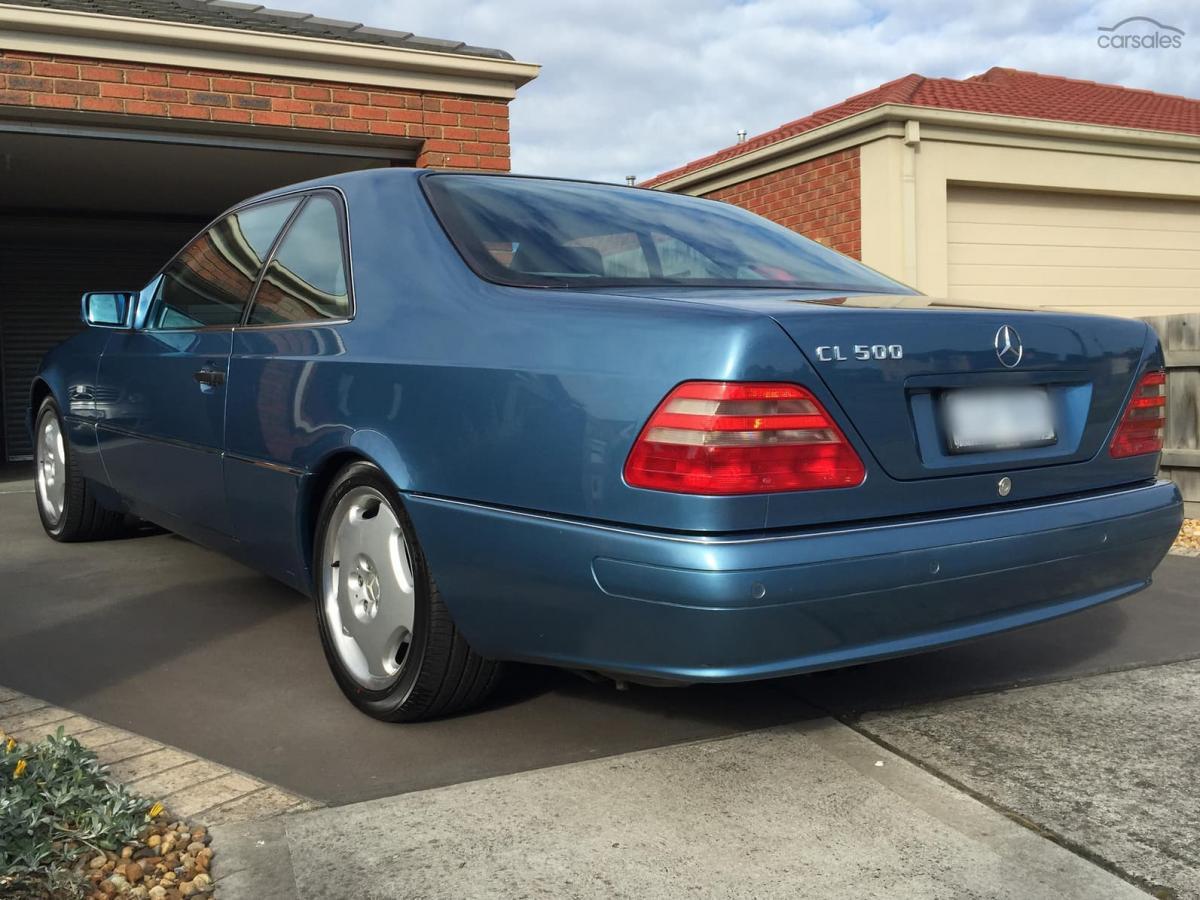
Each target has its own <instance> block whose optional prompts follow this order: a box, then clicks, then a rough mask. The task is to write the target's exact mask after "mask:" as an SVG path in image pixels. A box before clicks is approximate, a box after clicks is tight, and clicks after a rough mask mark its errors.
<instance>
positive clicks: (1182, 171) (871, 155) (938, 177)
mask: <svg viewBox="0 0 1200 900" xmlns="http://www.w3.org/2000/svg"><path fill="white" fill-rule="evenodd" d="M1197 144H1198V146H1197V147H1196V148H1195V149H1191V148H1186V147H1185V148H1180V149H1176V148H1156V147H1147V148H1140V147H1137V146H1135V145H1131V144H1128V143H1124V144H1108V143H1106V142H1103V141H1100V140H1086V139H1079V140H1072V139H1069V138H1059V137H1044V138H1043V137H1038V136H1023V135H1014V134H988V133H986V132H983V131H971V130H967V129H961V130H959V129H955V128H952V127H948V126H944V125H934V126H929V125H923V126H916V124H915V123H910V125H909V127H908V128H907V129H906V136H889V137H883V138H879V139H877V140H874V141H871V142H869V143H866V144H864V145H863V146H862V148H861V178H862V249H863V255H862V259H863V262H865V263H867V264H868V265H870V266H873V267H875V268H877V269H879V270H881V271H883V272H885V273H886V274H889V275H891V276H893V277H895V278H899V279H900V280H902V281H905V282H907V283H909V284H912V285H913V286H915V287H917V288H918V289H919V290H921V291H923V292H924V293H927V294H930V295H933V296H946V295H947V294H948V292H949V289H950V280H949V266H950V260H949V257H948V251H949V241H948V232H947V228H948V202H949V195H950V193H951V190H952V189H953V187H954V186H955V185H974V186H982V187H994V188H1011V189H1017V190H1021V191H1072V192H1078V193H1085V194H1105V195H1111V196H1114V197H1115V196H1120V195H1127V196H1131V197H1140V198H1150V197H1159V198H1173V199H1179V200H1196V201H1200V142H1197ZM1197 208H1198V209H1200V207H1197ZM1197 228H1200V224H1198V225H1197ZM1196 274H1197V285H1198V290H1200V271H1198V272H1197V273H1196ZM1197 303H1198V304H1200V296H1198V300H1197ZM1156 311H1157V310H1147V312H1146V313H1143V314H1147V315H1148V314H1152V313H1154V312H1156Z"/></svg>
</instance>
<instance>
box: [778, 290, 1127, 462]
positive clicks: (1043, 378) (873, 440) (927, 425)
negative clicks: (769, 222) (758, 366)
mask: <svg viewBox="0 0 1200 900" xmlns="http://www.w3.org/2000/svg"><path fill="white" fill-rule="evenodd" d="M857 299H858V298H855V300H857ZM921 299H925V298H921ZM855 300H848V301H847V302H846V303H845V304H843V305H840V306H818V307H817V309H816V313H815V314H813V313H812V310H813V305H812V304H794V303H793V304H791V305H789V307H788V308H786V309H780V310H777V311H775V312H773V313H772V317H773V318H774V319H775V320H776V321H777V322H779V324H780V325H781V326H782V327H783V329H784V330H785V331H786V332H787V333H788V335H789V336H790V337H791V338H792V340H793V341H794V342H795V343H796V346H797V347H798V348H799V349H800V351H801V352H802V353H803V354H804V356H805V358H806V359H807V360H808V362H809V364H810V365H812V366H813V368H814V369H815V370H816V372H817V375H818V376H819V377H820V378H821V380H822V381H823V382H824V383H825V385H826V386H827V387H828V388H829V390H830V392H831V393H832V394H833V395H834V397H835V398H836V399H837V401H838V403H839V404H841V406H842V408H843V409H844V410H845V412H846V415H847V417H848V418H849V420H850V422H851V423H852V424H853V426H854V428H855V429H856V430H857V431H858V432H859V434H860V435H861V436H862V438H863V441H864V442H865V443H866V444H867V446H868V447H869V448H870V450H871V453H872V455H873V456H874V457H875V459H876V461H877V462H878V463H879V465H880V466H881V467H882V468H883V469H884V470H885V471H886V472H887V473H888V474H889V475H890V476H892V477H893V478H896V479H902V480H912V479H921V478H936V477H945V476H950V475H958V474H965V473H968V472H981V471H1002V470H1003V471H1008V470H1014V469H1022V468H1029V467H1036V466H1046V465H1057V464H1062V463H1073V462H1081V461H1084V460H1088V459H1091V458H1092V457H1094V456H1096V454H1097V453H1099V452H1100V451H1101V450H1102V449H1104V447H1105V443H1106V441H1107V439H1108V436H1109V434H1110V432H1111V431H1112V428H1113V426H1114V425H1115V423H1116V421H1117V418H1118V417H1119V416H1120V414H1121V412H1122V410H1123V409H1124V406H1125V402H1126V399H1127V397H1128V395H1129V391H1130V390H1131V388H1132V386H1133V381H1134V378H1135V376H1136V374H1137V372H1138V370H1139V368H1140V365H1141V360H1142V356H1143V353H1144V352H1145V349H1146V343H1147V335H1148V329H1147V326H1146V325H1145V324H1143V323H1141V322H1138V321H1135V320H1131V319H1115V318H1108V317H1104V316H1091V315H1078V314H1058V313H1053V314H1051V313H1044V312H1037V311H1028V310H1027V311H1013V310H997V309H973V308H963V307H961V306H937V305H930V306H925V307H921V308H912V307H909V308H896V307H892V308H880V307H879V306H872V305H870V302H869V301H867V300H866V299H865V298H864V299H862V300H860V301H859V302H857V303H856V302H855ZM851 304H853V305H851ZM863 357H866V358H863ZM1020 387H1023V388H1039V389H1041V390H1044V391H1045V392H1046V394H1047V397H1048V399H1049V403H1050V408H1051V410H1052V415H1053V419H1054V427H1055V439H1054V442H1053V443H1051V444H1048V445H1045V446H1029V447H1021V448H1012V449H1001V450H983V451H976V452H952V451H951V449H950V444H949V434H948V428H947V426H946V422H945V416H944V411H943V406H942V403H943V400H944V398H945V397H946V395H947V394H948V392H952V391H958V390H964V389H972V388H974V389H982V388H1020Z"/></svg>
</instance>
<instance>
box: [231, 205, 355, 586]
mask: <svg viewBox="0 0 1200 900" xmlns="http://www.w3.org/2000/svg"><path fill="white" fill-rule="evenodd" d="M346 235H347V228H346V219H345V209H344V207H343V205H342V200H341V197H340V196H339V195H337V194H335V193H333V192H331V191H317V192H315V193H313V194H311V195H310V196H308V197H307V198H305V200H304V205H303V206H301V207H300V209H299V210H298V211H297V212H296V214H295V216H293V217H292V220H291V222H290V223H289V224H288V226H287V229H286V231H285V232H284V234H283V236H282V237H281V238H280V239H279V241H278V242H277V245H276V248H275V250H274V252H273V254H272V256H271V259H270V262H269V264H268V265H267V268H266V272H265V274H264V275H263V276H262V279H261V280H260V283H259V286H258V290H257V292H256V293H255V295H254V300H253V302H252V303H251V305H250V310H249V312H248V313H247V315H246V323H245V325H244V326H243V327H240V328H238V329H236V330H235V331H234V335H233V356H232V357H231V359H230V362H229V377H230V380H231V382H232V384H233V385H234V390H233V391H231V392H230V394H229V398H228V405H227V407H226V421H227V423H228V424H227V429H226V440H225V449H226V455H225V484H226V491H227V494H228V497H229V502H230V505H231V507H233V508H235V509H237V510H238V511H239V515H238V517H237V521H236V522H234V536H235V537H236V538H237V539H238V540H239V541H240V542H241V543H242V544H243V545H244V546H245V547H246V548H247V549H252V550H253V554H254V557H255V559H256V561H257V562H258V563H259V564H260V565H262V566H264V567H265V568H268V569H270V570H271V571H273V572H276V573H278V574H280V575H281V576H282V577H284V578H285V579H286V580H290V581H292V582H293V583H295V584H297V586H300V587H306V585H305V584H304V583H303V582H302V578H303V575H302V573H303V568H304V567H303V560H300V559H297V558H296V557H295V550H296V548H297V547H298V546H300V545H301V544H302V540H301V538H300V537H299V535H298V533H297V529H298V528H301V527H303V522H302V517H301V516H300V515H299V510H298V509H297V507H296V502H297V499H298V497H299V496H300V480H301V478H302V477H303V475H304V473H305V471H306V470H307V467H308V465H309V464H310V463H311V462H312V461H313V460H315V459H318V458H320V456H321V454H322V452H323V451H324V449H326V448H328V447H330V446H336V445H337V443H338V442H339V441H340V440H341V439H342V437H343V432H344V429H345V428H347V427H352V424H353V423H352V422H351V421H349V419H348V416H347V415H346V414H345V413H344V412H342V413H340V414H339V411H338V407H339V405H342V404H344V403H345V402H346V401H345V398H344V396H343V395H344V394H345V392H347V391H348V390H349V381H348V380H347V379H346V378H345V377H342V376H339V372H344V365H345V364H344V357H345V353H346V348H345V344H344V333H343V326H344V325H345V323H346V322H347V321H348V320H349V319H350V318H351V317H352V314H353V302H352V298H351V291H350V278H349V257H348V253H347V245H346ZM339 397H341V398H342V399H339ZM331 420H332V421H335V422H338V424H337V425H335V426H331V425H330V422H331Z"/></svg>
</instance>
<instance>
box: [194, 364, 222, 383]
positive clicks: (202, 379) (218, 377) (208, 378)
mask: <svg viewBox="0 0 1200 900" xmlns="http://www.w3.org/2000/svg"><path fill="white" fill-rule="evenodd" d="M192 377H193V378H195V379H196V381H197V383H199V385H200V386H201V387H202V388H204V387H208V388H215V387H220V386H221V385H223V384H224V383H225V373H224V372H222V371H221V370H220V369H210V368H208V367H207V366H205V367H204V368H203V369H201V370H200V371H198V372H193V373H192Z"/></svg>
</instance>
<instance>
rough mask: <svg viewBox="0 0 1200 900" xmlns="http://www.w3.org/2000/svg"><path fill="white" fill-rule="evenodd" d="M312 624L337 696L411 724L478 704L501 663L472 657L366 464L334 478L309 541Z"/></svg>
mask: <svg viewBox="0 0 1200 900" xmlns="http://www.w3.org/2000/svg"><path fill="white" fill-rule="evenodd" d="M314 550H315V552H314V554H313V555H314V569H315V572H314V575H315V581H316V584H315V594H316V601H317V622H318V626H319V628H320V631H321V643H322V645H323V647H324V649H325V658H326V659H327V660H328V661H329V666H330V668H331V669H332V670H333V675H334V678H335V679H336V680H337V683H338V686H339V687H340V688H341V689H342V691H343V693H345V695H346V696H347V697H348V698H349V699H350V701H351V702H352V703H354V705H355V706H357V707H358V708H359V709H361V710H362V711H363V712H365V713H367V714H368V715H371V716H374V717H375V718H377V719H383V720H385V721H389V722H412V721H418V720H420V719H430V718H435V717H438V716H446V715H450V714H452V713H456V712H461V711H462V710H465V709H469V708H470V707H473V706H476V705H478V704H479V703H482V702H483V700H484V699H485V698H486V697H487V696H488V694H489V693H491V691H492V688H493V687H494V686H495V684H496V681H497V678H498V675H499V664H498V663H495V662H492V661H490V660H486V659H484V658H483V657H481V656H479V655H478V654H477V653H475V651H473V650H472V649H471V648H470V646H469V645H468V644H467V641H466V639H465V638H464V637H463V636H462V635H461V634H460V633H459V631H458V629H457V628H456V627H455V625H454V621H453V620H452V619H451V618H450V611H449V610H448V609H446V607H445V605H444V604H443V603H442V601H441V598H440V597H439V596H438V590H437V586H436V585H435V584H434V582H433V578H432V577H431V576H430V574H429V569H428V566H427V564H426V562H425V557H424V554H422V552H421V548H420V545H419V544H418V543H417V538H416V534H415V533H414V531H413V527H412V522H411V521H410V520H409V518H408V515H407V514H406V513H405V511H404V506H403V504H402V503H401V500H400V497H399V494H398V493H397V492H396V490H395V489H394V488H393V487H392V485H391V483H390V482H389V481H388V480H387V479H386V478H385V477H384V475H383V473H382V472H380V471H379V469H377V468H376V467H375V466H373V465H370V464H369V463H355V464H353V465H351V466H349V467H347V468H346V469H345V470H343V472H342V473H341V474H340V475H339V476H338V477H337V478H336V479H335V480H334V483H333V484H332V485H331V486H330V488H329V491H328V492H327V494H326V496H325V499H324V502H323V503H322V504H321V512H320V515H319V516H318V519H317V528H316V535H315V542H314Z"/></svg>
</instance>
